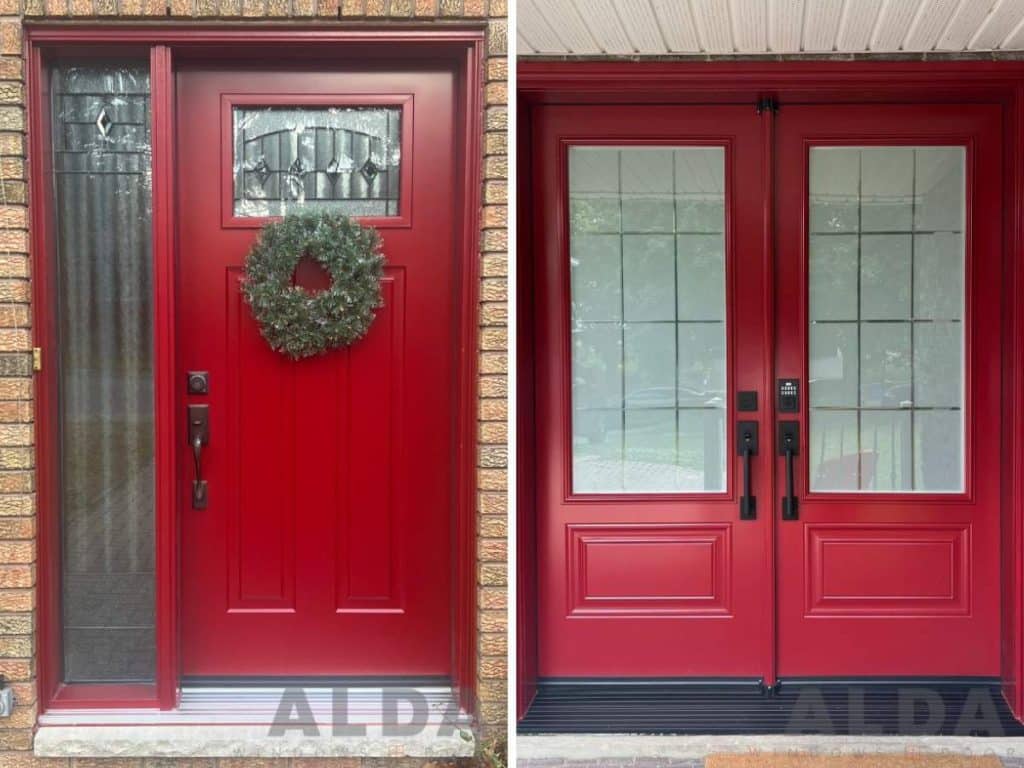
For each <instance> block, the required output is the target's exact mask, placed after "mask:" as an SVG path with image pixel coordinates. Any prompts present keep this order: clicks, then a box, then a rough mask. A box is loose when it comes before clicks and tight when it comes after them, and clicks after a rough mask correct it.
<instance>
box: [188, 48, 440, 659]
mask: <svg viewBox="0 0 1024 768" xmlns="http://www.w3.org/2000/svg"><path fill="white" fill-rule="evenodd" d="M453 87H454V84H453V75H452V73H451V72H449V71H446V70H442V69H437V70H429V69H424V70H415V71H406V68H405V67H397V68H382V69H379V70H375V71H373V72H365V71H335V72H331V71H322V70H318V71H315V72H305V71H288V72H280V71H236V70H223V71H218V70H186V71H183V72H181V73H180V74H179V76H178V82H177V88H178V90H177V98H178V101H177V115H178V118H177V131H178V141H177V150H176V152H177V162H178V169H179V173H178V211H179V216H180V220H179V230H178V231H179V241H178V243H179V245H178V247H179V267H180V269H179V274H180V288H179V294H178V295H179V296H180V297H181V298H180V302H179V307H178V311H179V322H178V326H177V327H178V334H179V337H178V340H177V342H178V349H179V359H180V371H179V381H180V382H181V385H182V390H181V391H182V393H183V394H182V406H181V408H182V419H183V423H184V420H185V418H186V416H185V407H186V405H187V404H208V405H209V423H210V426H209V443H208V444H207V445H206V446H204V448H203V450H202V459H201V461H202V473H203V476H204V478H205V479H206V480H207V482H208V504H207V508H206V509H201V510H199V509H193V508H192V504H191V497H192V480H193V477H194V475H193V470H192V463H193V462H192V453H191V449H190V448H188V447H187V446H184V445H183V446H182V454H181V461H182V462H183V466H185V467H187V471H185V472H184V473H183V476H182V491H181V496H182V499H183V503H182V509H181V519H182V566H181V579H182V588H181V593H182V604H183V608H182V635H183V639H182V642H183V672H184V674H185V675H186V676H190V677H204V676H206V677H223V676H314V675H315V676H346V675H373V676H393V675H430V676H433V675H447V674H448V673H449V670H450V653H451V645H450V621H449V619H450V590H451V575H450V570H451V568H450V551H451V543H450V540H451V522H450V521H451V510H452V476H453V472H452V462H453V447H454V445H453V440H454V430H453V416H454V411H453V407H454V402H453V390H454V387H453V381H454V378H453V377H454V364H455V363H454V360H455V357H454V352H455V345H454V335H453V333H454V328H455V326H456V312H457V301H456V296H455V294H454V288H453V286H454V285H455V283H456V280H455V277H456V272H455V265H454V248H453V227H454V220H453V211H452V204H453V188H454V187H453V183H454V155H453V150H454V147H453V141H454V139H453V136H454V130H453V114H454V110H453ZM261 107H271V108H273V109H279V110H286V111H287V110H289V109H290V110H296V111H298V112H302V113H303V114H305V115H307V116H309V120H308V121H306V120H305V118H303V117H301V116H300V117H299V118H297V119H296V118H295V117H294V115H293V116H292V117H288V116H287V115H285V119H284V120H283V123H284V125H285V130H279V131H277V133H276V134H275V140H276V142H277V143H276V144H275V146H273V147H271V146H270V145H269V143H265V144H264V145H261V146H262V149H260V148H257V149H256V150H252V151H250V148H249V145H248V144H246V145H245V147H246V148H245V149H236V142H241V140H240V139H239V137H238V136H237V135H236V133H235V132H234V131H233V122H232V121H233V120H234V119H236V118H235V117H234V115H235V114H236V111H237V110H239V109H247V110H255V111H258V110H259V109H260V108H261ZM334 107H338V108H343V109H359V108H361V107H366V108H368V109H374V108H381V107H386V108H388V109H389V110H390V113H389V114H390V115H391V117H389V118H388V119H389V120H391V119H395V118H396V117H399V118H400V127H399V128H397V129H396V128H395V127H394V125H392V124H391V123H388V125H389V127H390V130H391V134H392V135H393V136H394V137H397V138H396V142H398V143H397V144H396V145H395V146H392V147H390V149H387V148H385V149H384V150H381V146H383V145H381V144H379V143H375V142H379V141H380V140H379V139H378V138H372V137H369V134H368V133H367V131H370V129H369V128H367V129H365V130H364V129H363V128H360V125H359V121H360V120H361V119H362V117H361V116H360V115H356V116H355V117H354V118H353V119H354V122H353V123H352V124H351V125H348V126H347V127H346V126H345V125H340V124H338V123H337V122H336V121H337V120H338V119H340V118H337V116H331V117H329V119H328V122H327V123H325V124H323V125H320V124H318V123H317V120H318V119H319V118H318V117H317V115H318V114H319V115H321V116H323V115H324V114H325V113H329V112H330V111H331V109H332V108H334ZM351 117H352V115H349V116H348V117H346V118H345V119H349V118H351ZM371 117H372V116H371ZM325 119H327V118H325ZM370 119H371V118H367V120H370ZM332 120H334V121H335V122H333V123H332V122H331V121H332ZM318 125H320V127H317V126H318ZM324 125H326V127H324ZM339 125H340V127H339ZM259 132H260V131H259V129H251V130H250V133H259ZM265 133H267V132H266V131H265ZM267 135H269V133H267ZM247 138H251V137H247ZM385 138H386V137H385ZM306 142H308V144H306ZM332 142H333V143H332ZM238 146H239V147H241V146H242V143H239V144H238ZM289 146H290V147H291V150H289ZM303 146H305V147H307V149H308V153H306V152H307V150H306V149H303V150H301V152H302V153H306V154H303V157H304V166H302V167H300V166H293V165H292V164H291V163H290V162H289V158H291V160H292V161H293V160H294V157H295V155H296V154H297V153H299V150H297V149H296V147H303ZM399 148H400V149H399ZM289 151H291V152H292V155H289V154H288V152H289ZM236 152H245V153H246V154H245V157H243V158H242V165H243V168H244V170H245V172H246V174H248V175H249V176H253V175H254V176H255V177H256V178H255V180H254V179H252V178H248V176H247V178H246V180H245V181H244V182H243V183H249V184H256V187H255V188H256V189H257V191H259V190H269V192H268V196H270V197H274V195H278V196H279V195H280V194H285V193H283V192H281V191H280V188H279V187H276V186H275V185H285V184H294V185H297V186H295V187H293V188H292V192H290V193H288V194H290V195H291V196H292V197H295V196H304V197H305V198H306V199H307V200H308V201H310V202H309V205H310V207H313V206H315V205H317V204H318V203H316V202H312V201H313V199H314V198H319V197H321V196H327V195H328V194H329V191H330V190H335V191H336V189H337V184H342V185H345V186H344V187H343V188H344V189H348V190H351V191H350V192H349V193H342V196H344V195H345V194H350V195H354V196H356V197H359V196H361V197H362V198H365V199H364V200H363V202H360V203H357V204H358V205H365V206H367V207H366V208H364V209H362V210H363V211H364V212H365V213H366V215H367V216H368V218H366V219H365V221H367V222H368V223H371V224H374V225H375V226H377V227H378V228H379V231H380V233H381V235H382V238H383V253H384V255H385V257H386V265H385V274H384V280H383V285H382V292H383V299H384V305H383V307H381V308H380V310H379V311H378V313H377V317H376V320H375V321H374V323H373V325H372V327H371V329H370V331H369V333H368V335H367V336H366V337H365V338H363V339H362V340H360V341H358V342H356V343H355V344H353V345H352V346H351V347H350V348H348V349H345V350H338V351H332V352H329V353H327V354H324V355H322V356H319V357H315V358H308V359H305V360H301V361H298V362H292V361H290V360H288V359H287V358H285V357H284V356H282V355H281V354H278V353H277V352H274V351H272V350H271V349H270V347H269V346H268V345H267V343H266V342H265V341H264V340H263V338H262V337H261V336H260V333H259V329H258V326H257V324H256V323H255V321H254V319H253V317H252V316H251V314H250V312H249V310H248V307H247V306H246V304H245V303H244V301H243V299H242V297H241V294H240V291H239V285H240V280H241V278H242V274H243V273H242V268H243V264H244V260H245V256H246V253H247V251H248V250H249V248H250V246H251V245H252V244H253V242H254V240H255V238H256V237H257V235H258V232H259V227H260V226H261V225H262V224H264V223H265V222H266V221H268V219H267V218H266V216H267V215H268V212H273V211H274V210H276V209H273V208H266V209H263V208H260V203H259V201H257V203H256V207H255V208H254V209H252V210H251V211H250V210H245V209H239V210H236V197H238V196H239V191H238V190H236V189H235V175H234V172H233V162H234V154H235V153H236ZM309 153H315V156H314V154H309ZM389 153H390V154H389ZM367 157H369V158H372V159H373V160H374V162H375V164H374V165H373V166H370V167H365V166H364V165H362V164H363V163H364V162H365V159H366V158H367ZM261 160H267V163H266V165H262V166H261V163H260V161H261ZM331 161H335V162H334V165H331ZM391 166H397V168H395V167H391ZM413 169H415V172H413ZM364 171H365V172H364ZM289 173H291V175H290V176H289V175H288V174H289ZM329 174H335V175H334V176H330V175H329ZM332 185H334V186H332ZM275 190H277V191H276V192H275ZM385 190H387V191H386V192H385ZM257 196H258V195H257ZM384 197H387V198H392V199H390V200H387V201H383V202H382V201H381V200H380V199H379V198H384ZM380 206H385V208H381V207H380ZM352 210H358V209H352ZM246 214H248V215H246ZM314 271H315V270H314ZM299 281H300V282H302V279H301V276H300V278H299ZM190 371H207V372H208V376H209V393H208V394H185V382H186V372H190Z"/></svg>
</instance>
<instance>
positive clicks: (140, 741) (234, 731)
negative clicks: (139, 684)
mask: <svg viewBox="0 0 1024 768" xmlns="http://www.w3.org/2000/svg"><path fill="white" fill-rule="evenodd" d="M367 730H368V733H367V734H366V735H365V736H332V735H330V731H329V730H328V731H327V733H326V734H321V735H320V736H303V735H302V734H301V733H299V732H296V731H292V732H288V733H286V734H284V735H282V736H270V735H269V734H268V731H269V727H268V726H267V725H128V726H125V725H118V726H104V725H48V726H42V727H40V728H39V730H38V731H37V732H36V736H35V745H34V750H35V754H36V756H38V757H393V758H400V757H424V758H451V757H472V756H473V754H474V752H475V749H476V742H475V739H474V737H473V734H472V732H471V731H470V730H469V729H463V730H456V731H455V733H454V734H451V733H447V734H440V733H439V732H438V729H436V728H428V729H426V730H424V731H421V732H420V733H417V734H412V735H409V736H390V735H389V736H385V735H383V733H381V732H380V729H379V728H377V729H376V731H377V733H376V734H375V733H374V730H375V729H374V728H372V727H371V728H368V729H367ZM447 730H448V731H450V730H451V729H447Z"/></svg>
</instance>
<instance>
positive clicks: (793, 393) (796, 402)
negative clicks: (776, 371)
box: [776, 379, 800, 413]
mask: <svg viewBox="0 0 1024 768" xmlns="http://www.w3.org/2000/svg"><path fill="white" fill-rule="evenodd" d="M776 407H777V410H778V411H779V412H780V413H799V412H800V380H799V379H779V382H778V404H777V406H776Z"/></svg>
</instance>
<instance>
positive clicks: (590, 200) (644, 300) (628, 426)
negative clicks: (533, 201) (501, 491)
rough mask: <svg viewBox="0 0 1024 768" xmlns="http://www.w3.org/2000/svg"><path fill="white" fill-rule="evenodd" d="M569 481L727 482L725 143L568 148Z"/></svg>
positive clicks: (578, 484)
mask: <svg viewBox="0 0 1024 768" xmlns="http://www.w3.org/2000/svg"><path fill="white" fill-rule="evenodd" d="M569 203H570V212H569V216H570V253H569V259H570V266H571V295H572V296H571V297H572V310H571V312H572V315H571V334H572V439H573V490H574V491H575V492H577V493H610V492H647V493H683V492H714V491H722V490H723V489H724V488H725V453H726V449H725V445H726V443H725V408H726V394H725V393H726V363H725V360H726V336H725V334H726V326H725V319H726V318H725V307H726V302H725V251H724V219H725V214H724V211H725V189H724V150H723V149H721V148H719V147H687V148H670V147H636V148H625V147H623V148H617V147H574V148H572V149H571V150H570V153H569Z"/></svg>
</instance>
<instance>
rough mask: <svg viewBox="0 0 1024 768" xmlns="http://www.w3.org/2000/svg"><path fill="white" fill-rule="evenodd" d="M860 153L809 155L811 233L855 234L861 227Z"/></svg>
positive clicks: (834, 151) (817, 152) (821, 151)
mask: <svg viewBox="0 0 1024 768" xmlns="http://www.w3.org/2000/svg"><path fill="white" fill-rule="evenodd" d="M859 191H860V152H858V151H857V150H856V149H846V148H837V149H827V150H825V149H815V150H813V151H812V152H811V201H810V203H811V232H813V233H816V234H817V233H823V232H856V231H857V229H858V227H859V225H860V205H859V202H860V198H859Z"/></svg>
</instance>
